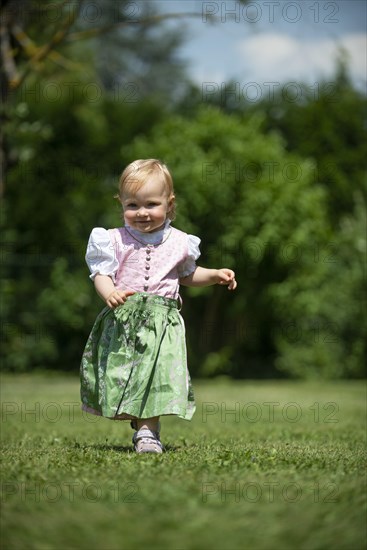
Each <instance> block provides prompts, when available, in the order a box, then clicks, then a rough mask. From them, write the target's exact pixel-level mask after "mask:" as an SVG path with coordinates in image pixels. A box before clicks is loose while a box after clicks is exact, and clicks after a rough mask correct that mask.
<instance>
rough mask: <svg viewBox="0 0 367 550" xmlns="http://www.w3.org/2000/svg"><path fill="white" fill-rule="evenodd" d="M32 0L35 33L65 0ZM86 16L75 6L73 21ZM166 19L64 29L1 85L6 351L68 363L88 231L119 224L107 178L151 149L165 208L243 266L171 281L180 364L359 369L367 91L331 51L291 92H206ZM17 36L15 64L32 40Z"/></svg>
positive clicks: (43, 38)
mask: <svg viewBox="0 0 367 550" xmlns="http://www.w3.org/2000/svg"><path fill="white" fill-rule="evenodd" d="M29 5H30V6H31V9H29V10H26V11H25V14H24V16H25V17H24V21H22V24H23V25H24V28H25V29H26V31H27V34H28V36H29V37H30V39H31V40H33V41H34V42H35V44H46V43H47V41H48V40H50V38H51V37H52V36H53V35H54V33H55V31H56V30H57V28H58V25H60V24H61V21H62V20H63V17H64V16H65V15H66V13H65V12H66V11H67V10H68V9H69V8H70V6H69V5H68V3H64V2H61V1H60V2H53V3H47V6H46V4H45V7H44V9H43V8H42V9H41V7H40V4H39V2H32V3H30V4H29ZM144 5H145V8H144V9H146V10H147V13H145V12H144V16H145V15H149V13H150V12H151V14H153V12H152V11H151V10H152V8H151V5H150V4H149V5H148V4H144ZM95 6H97V8H98V9H97V8H96V9H97V12H98V13H99V14H100V15H101V17H100V19H99V20H98V25H100V26H101V27H103V26H104V25H110V24H111V23H114V17H117V19H118V21H119V22H120V23H126V21H127V19H128V14H129V13H130V11H129V10H131V9H132V8H134V3H129V2H121V3H119V6H118V7H117V8H116V6H115V3H114V2H96V3H95ZM102 6H103V9H102ZM46 7H47V9H46ZM99 8H101V9H99ZM116 10H117V11H116ZM148 12H149V13H148ZM35 14H36V15H37V16H35ZM82 15H83V14H82ZM84 15H85V13H84ZM140 15H142V14H140ZM56 16H57V17H56ZM47 19H49V20H52V21H53V22H54V25H45V24H44V23H45V20H47ZM98 25H97V26H98ZM95 26H96V25H94V23H93V22H92V21H89V20H88V18H87V17H84V19H83V17H82V16H81V17H80V18H79V19H78V20H77V21H76V22H75V23H74V24H73V26H72V29H71V31H72V33H74V37H75V33H76V32H84V31H91V30H93V27H95ZM163 30H167V29H166V27H165V26H161V25H160V24H158V23H157V24H156V23H153V22H152V23H151V24H150V23H149V24H148V23H147V24H144V25H130V24H129V25H128V26H126V25H125V26H124V25H122V26H119V25H118V26H117V27H114V30H113V32H112V31H111V32H110V33H108V34H107V35H106V34H101V35H100V37H99V38H98V36H99V35H98V33H97V35H96V36H97V38H94V41H92V42H83V41H80V40H76V41H73V40H72V39H70V40H66V41H65V42H64V43H63V44H61V45H60V46H59V47H58V48H57V52H55V53H57V55H56V57H55V56H54V57H50V59H47V60H45V61H42V62H40V63H39V64H37V66H36V67H33V65H32V69H36V70H34V72H31V73H30V74H29V75H28V77H27V79H26V80H25V82H24V83H23V86H22V87H21V88H20V89H19V90H18V91H17V92H14V93H13V94H10V96H9V104H8V105H7V106H6V108H5V110H4V112H3V113H2V114H3V115H4V117H3V118H4V121H5V124H4V129H5V145H6V147H5V152H6V160H7V168H8V174H7V176H8V177H7V186H6V192H5V199H4V202H3V205H2V219H1V224H2V225H1V227H2V235H3V238H2V245H3V262H2V275H1V284H2V296H3V300H2V308H1V322H2V326H3V329H4V330H3V333H4V338H3V340H4V341H3V346H2V351H3V353H4V357H5V358H4V360H3V363H2V367H3V368H4V369H6V370H15V371H25V370H30V369H32V368H35V367H37V366H39V365H41V366H43V367H46V368H60V369H77V368H78V363H79V357H80V354H81V351H82V348H83V346H84V343H85V340H86V337H87V335H88V332H89V330H90V328H91V325H92V322H93V320H94V318H95V315H96V314H97V312H98V310H99V309H100V308H101V307H102V302H101V301H100V300H99V298H98V297H96V295H95V292H94V289H93V285H92V284H91V283H90V281H89V280H88V271H87V268H86V266H85V263H84V253H85V248H86V243H87V238H88V235H89V233H90V230H91V229H92V227H95V226H103V227H113V226H118V225H119V224H121V213H120V208H119V205H118V203H117V201H114V199H113V196H114V194H115V193H116V188H117V181H118V176H119V174H120V172H121V170H122V169H123V168H124V166H125V165H126V164H127V163H129V162H131V161H132V160H134V159H135V158H138V157H140V158H147V157H160V158H161V159H163V160H164V161H165V162H167V164H168V165H169V167H170V168H171V171H172V174H173V177H174V181H175V187H176V194H177V197H178V216H177V220H176V221H175V225H176V226H177V227H179V228H181V229H183V230H185V231H187V232H191V233H193V234H197V235H199V236H200V237H201V238H202V241H203V242H202V246H201V249H202V258H201V260H200V263H201V264H202V265H204V266H207V267H220V266H228V267H232V268H234V269H235V271H236V276H237V280H238V282H239V286H238V290H237V291H236V292H235V293H233V294H232V293H228V292H227V291H226V289H225V288H219V287H213V288H204V289H200V288H199V289H183V290H182V294H183V296H184V302H185V305H184V310H183V314H184V317H185V320H186V324H187V335H188V352H189V359H190V370H191V372H192V374H194V375H195V374H197V375H200V376H215V375H219V374H226V375H227V374H228V375H231V376H234V377H248V378H254V377H259V378H263V377H270V376H271V377H281V376H286V375H287V376H289V375H291V376H297V377H313V378H338V377H361V376H363V374H364V371H363V365H364V364H366V362H367V361H366V359H367V357H366V342H365V333H366V328H367V327H366V316H365V309H364V308H365V302H364V299H363V297H364V296H365V294H364V285H365V273H366V271H365V256H366V244H365V223H366V222H365V211H366V196H367V193H366V187H365V180H364V173H363V167H364V162H365V160H364V159H365V153H366V151H365V143H366V139H365V136H366V129H365V127H364V123H363V121H364V118H365V105H366V99H365V97H363V96H362V95H361V94H360V93H358V92H356V91H355V90H354V89H353V87H352V86H351V84H350V81H349V80H348V77H347V75H346V73H345V70H344V68H343V66H342V65H341V66H340V67H339V72H338V73H337V75H336V77H335V82H334V83H333V87H332V89H331V90H330V86H329V87H328V86H327V83H320V86H319V89H318V90H317V95H316V96H315V90H313V92H312V93H310V92H309V91H308V92H307V89H306V87H304V88H302V89H303V94H302V100H301V101H294V102H292V101H289V100H287V99H286V98H284V97H282V95H281V94H279V95H278V96H277V97H275V98H274V99H273V100H269V101H264V102H262V103H260V104H258V105H256V106H252V107H251V108H250V106H249V105H246V106H245V107H243V106H241V105H240V106H238V105H234V106H233V105H231V104H228V103H227V104H222V103H223V102H222V101H221V98H217V99H216V100H215V102H216V103H217V104H218V106H217V107H215V106H208V105H207V106H203V105H202V104H201V100H200V92H199V90H197V89H196V88H195V86H193V85H192V86H191V87H190V86H189V84H188V83H187V82H186V81H185V80H184V78H183V72H182V71H183V66H182V63H180V62H179V60H178V59H177V57H176V48H177V45H178V44H179V43H180V40H181V38H182V37H181V34H180V33H177V34H176V35H174V34H172V31H171V29H170V32H167V33H164V38H163V39H162V38H161V37H160V36H159V33H160V31H162V32H163ZM72 36H73V34H72ZM157 37H158V38H159V39H158V38H157ZM69 38H70V36H69ZM134 44H135V45H136V47H133V45H134ZM97 46H98V47H97ZM14 51H16V55H15V62H16V64H17V68H18V69H20V70H22V69H23V68H25V67H26V64H27V59H28V57H27V55H26V53H25V51H24V50H22V49H19V50H14ZM109 52H110V53H111V56H109ZM107 56H108V60H109V61H111V63H110V64H108V63H107V62H106V59H107ZM55 59H56V60H57V63H55ZM343 71H344V72H343ZM167 74H169V75H170V76H171V80H172V86H170V87H166V82H167ZM152 75H154V76H155V77H156V79H155V80H154V79H153V78H152ZM152 80H154V82H152ZM126 84H128V85H133V88H131V87H130V88H129V87H127V88H126ZM116 87H117V88H116ZM188 88H190V89H189V92H187V93H188V94H189V97H188V98H187V99H186V101H183V102H182V104H181V105H180V106H179V107H178V106H177V100H178V99H179V97H180V94H182V92H183V90H187V89H188ZM4 89H5V88H4ZM137 89H138V90H137ZM136 91H138V93H137V94H135V92H136ZM130 92H133V93H134V98H133V99H134V101H130V100H131V99H132V97H131V95H129V94H130ZM168 96H169V97H168ZM164 103H168V104H169V106H168V108H167V107H166V106H163V105H164ZM218 107H220V108H218ZM173 110H176V111H177V113H176V114H172V111H173ZM178 113H181V115H179V114H178ZM186 298H187V299H186Z"/></svg>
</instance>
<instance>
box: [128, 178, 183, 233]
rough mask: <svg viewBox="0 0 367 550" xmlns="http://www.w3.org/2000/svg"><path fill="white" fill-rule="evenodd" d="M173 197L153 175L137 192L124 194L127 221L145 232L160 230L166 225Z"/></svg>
mask: <svg viewBox="0 0 367 550" xmlns="http://www.w3.org/2000/svg"><path fill="white" fill-rule="evenodd" d="M173 199H174V197H173V196H172V197H168V196H167V191H166V189H165V185H164V183H163V182H162V181H161V180H160V179H159V177H157V176H155V175H153V176H152V177H151V178H149V180H148V181H147V182H146V183H144V185H143V186H142V187H140V189H139V190H138V191H136V192H135V193H129V192H125V193H124V194H123V196H122V200H121V202H122V206H123V209H124V220H125V223H126V224H127V225H129V226H130V227H132V228H133V229H138V231H141V232H143V233H152V232H153V231H158V230H159V229H162V228H163V226H164V222H165V221H166V218H167V212H168V211H169V209H170V207H171V205H172V200H173Z"/></svg>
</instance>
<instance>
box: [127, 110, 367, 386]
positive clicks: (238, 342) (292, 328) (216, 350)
mask: <svg viewBox="0 0 367 550" xmlns="http://www.w3.org/2000/svg"><path fill="white" fill-rule="evenodd" d="M264 125H265V120H264V117H263V116H261V115H260V114H259V113H257V114H254V115H253V116H252V117H250V118H249V117H248V116H244V115H243V116H240V115H226V114H224V113H221V112H220V111H219V110H218V109H216V108H211V107H209V108H205V107H204V108H200V109H198V111H197V113H196V117H195V119H194V120H187V119H185V118H181V117H174V118H172V119H169V120H167V121H165V122H163V123H161V124H159V125H158V126H155V127H154V128H153V131H152V133H151V135H149V136H147V137H138V138H136V140H135V141H134V143H133V144H132V145H131V146H129V147H127V148H126V149H125V154H127V155H128V157H129V158H130V159H131V158H141V157H144V156H145V157H149V156H153V155H156V156H158V157H159V158H161V159H162V160H164V161H165V162H167V163H168V165H169V167H170V168H171V170H172V172H173V175H174V180H175V186H176V194H177V196H178V220H177V224H178V226H179V227H181V228H183V229H184V230H186V231H189V232H192V233H194V234H198V235H200V236H201V237H202V238H203V246H202V250H203V256H202V260H201V262H202V263H203V264H204V265H218V267H219V266H220V265H223V264H226V265H228V266H229V267H232V268H233V269H235V271H236V274H237V279H238V281H239V288H238V291H236V293H235V294H234V295H233V297H232V296H226V295H225V293H224V292H223V289H222V288H211V289H194V290H188V294H193V295H195V296H197V300H196V301H195V302H193V303H192V304H191V303H190V304H189V305H188V306H186V308H185V316H186V318H187V321H188V334H189V346H190V350H191V354H192V358H191V359H192V363H193V367H194V369H195V370H194V372H197V373H199V374H201V375H204V376H205V375H210V374H218V373H228V374H231V375H233V376H245V377H258V376H260V377H261V376H269V375H272V376H274V375H276V373H277V372H278V374H279V373H280V372H281V371H282V372H286V373H288V374H292V375H295V376H301V377H307V376H310V377H339V376H361V375H362V372H363V364H364V363H363V361H364V359H365V354H366V350H365V344H364V338H363V331H364V330H365V324H364V322H363V323H362V322H361V319H362V317H363V304H362V303H361V301H360V300H359V299H358V298H357V296H358V294H359V293H361V292H362V288H363V253H364V249H363V243H361V241H360V235H359V229H360V228H361V227H362V226H363V212H364V210H363V203H362V202H360V206H359V210H358V218H357V219H356V220H354V219H353V218H348V219H346V220H345V227H344V229H343V234H342V235H337V236H335V234H334V233H333V228H332V224H331V223H330V221H329V219H328V209H327V192H326V188H325V186H323V185H321V184H320V183H318V182H317V181H315V176H314V169H315V166H314V164H313V163H312V162H311V161H307V160H306V161H304V160H302V159H301V158H300V157H299V156H297V155H295V154H294V153H290V152H287V151H286V149H285V147H284V143H283V141H282V139H281V138H280V137H279V136H277V135H275V134H266V133H265V132H264V130H263V127H264ZM335 238H336V239H338V241H337V242H336V243H334V239H335ZM351 272H352V273H353V277H352V280H349V278H350V273H351ZM347 281H349V282H348V283H347ZM346 283H347V284H346ZM342 284H343V290H341V288H340V285H342ZM337 293H339V295H340V297H339V295H338V299H337V300H336V299H335V296H336V295H337ZM340 304H342V307H340ZM315 335H317V337H316V336H315ZM274 365H275V367H276V370H274Z"/></svg>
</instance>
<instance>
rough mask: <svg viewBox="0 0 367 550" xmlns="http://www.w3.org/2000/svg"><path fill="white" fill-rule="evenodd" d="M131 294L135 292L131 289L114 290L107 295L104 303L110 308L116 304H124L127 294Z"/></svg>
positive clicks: (113, 307)
mask: <svg viewBox="0 0 367 550" xmlns="http://www.w3.org/2000/svg"><path fill="white" fill-rule="evenodd" d="M133 294H135V292H134V291H133V290H114V291H113V292H111V294H110V295H109V296H107V298H106V304H107V305H108V307H110V308H111V309H115V308H116V307H117V306H120V305H121V304H124V303H125V302H126V300H127V298H128V296H132V295H133Z"/></svg>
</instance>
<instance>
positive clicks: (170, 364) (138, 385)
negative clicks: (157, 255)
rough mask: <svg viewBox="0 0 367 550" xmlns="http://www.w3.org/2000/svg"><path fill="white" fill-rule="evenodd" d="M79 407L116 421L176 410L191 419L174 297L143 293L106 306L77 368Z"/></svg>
mask: <svg viewBox="0 0 367 550" xmlns="http://www.w3.org/2000/svg"><path fill="white" fill-rule="evenodd" d="M80 377H81V400H82V403H83V405H82V406H83V409H84V410H86V411H88V412H91V413H93V414H98V415H102V416H106V417H108V418H114V419H128V418H151V417H153V416H160V415H167V414H175V415H178V416H180V417H181V418H184V419H186V420H190V419H191V418H192V416H193V414H194V412H195V401H194V394H193V389H192V385H191V380H190V375H189V372H188V369H187V359H186V343H185V327H184V323H183V319H182V317H181V315H180V313H179V311H178V309H177V301H176V300H174V299H172V298H164V297H163V296H156V295H152V294H146V293H136V294H134V295H133V296H130V297H129V298H128V299H127V301H126V302H125V304H123V305H121V306H119V307H117V308H116V309H114V310H112V309H110V308H109V307H105V308H104V309H103V310H102V311H101V313H100V314H99V315H98V317H97V319H96V321H95V323H94V326H93V328H92V331H91V333H90V335H89V338H88V341H87V344H86V347H85V350H84V353H83V357H82V361H81V369H80Z"/></svg>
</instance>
